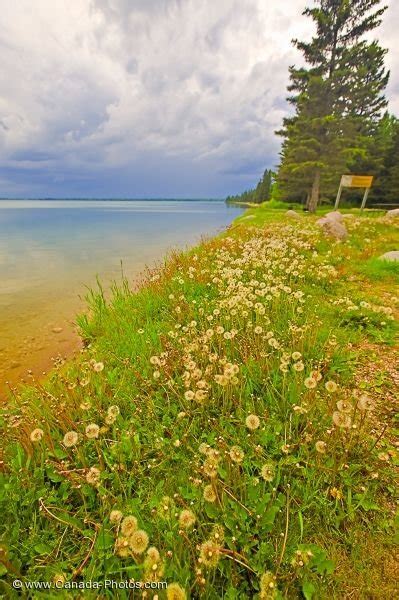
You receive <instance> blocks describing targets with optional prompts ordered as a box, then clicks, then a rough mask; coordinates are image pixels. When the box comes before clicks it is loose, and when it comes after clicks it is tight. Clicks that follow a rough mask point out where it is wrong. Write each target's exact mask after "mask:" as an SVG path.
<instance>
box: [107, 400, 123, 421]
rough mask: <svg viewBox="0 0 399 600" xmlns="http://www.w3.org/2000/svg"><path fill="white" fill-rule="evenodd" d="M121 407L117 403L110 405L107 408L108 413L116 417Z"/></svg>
mask: <svg viewBox="0 0 399 600" xmlns="http://www.w3.org/2000/svg"><path fill="white" fill-rule="evenodd" d="M120 412H121V411H120V408H119V406H117V405H116V404H113V405H112V406H110V407H109V408H108V410H107V413H108V414H109V416H110V417H114V418H115V419H116V417H117V416H118V415H120Z"/></svg>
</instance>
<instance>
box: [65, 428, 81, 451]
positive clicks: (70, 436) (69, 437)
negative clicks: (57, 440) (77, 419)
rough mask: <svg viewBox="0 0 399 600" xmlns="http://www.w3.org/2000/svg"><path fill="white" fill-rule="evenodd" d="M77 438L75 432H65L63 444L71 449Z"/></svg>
mask: <svg viewBox="0 0 399 600" xmlns="http://www.w3.org/2000/svg"><path fill="white" fill-rule="evenodd" d="M78 439H79V436H78V434H77V433H76V431H67V432H66V434H65V435H64V439H63V444H64V446H66V448H72V446H76V444H77V443H78Z"/></svg>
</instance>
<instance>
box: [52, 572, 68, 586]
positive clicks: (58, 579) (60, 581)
mask: <svg viewBox="0 0 399 600" xmlns="http://www.w3.org/2000/svg"><path fill="white" fill-rule="evenodd" d="M65 581H66V579H65V575H64V574H63V573H57V574H56V575H54V577H53V583H55V584H56V586H57V584H58V585H59V586H60V587H62V585H63V584H64V583H65Z"/></svg>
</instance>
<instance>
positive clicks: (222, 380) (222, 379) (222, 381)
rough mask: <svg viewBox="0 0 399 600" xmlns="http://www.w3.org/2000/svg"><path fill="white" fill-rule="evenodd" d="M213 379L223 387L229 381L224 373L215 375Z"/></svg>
mask: <svg viewBox="0 0 399 600" xmlns="http://www.w3.org/2000/svg"><path fill="white" fill-rule="evenodd" d="M215 381H216V383H217V384H218V385H221V386H223V387H224V386H226V385H227V384H228V383H229V380H228V378H227V377H226V375H220V374H216V375H215Z"/></svg>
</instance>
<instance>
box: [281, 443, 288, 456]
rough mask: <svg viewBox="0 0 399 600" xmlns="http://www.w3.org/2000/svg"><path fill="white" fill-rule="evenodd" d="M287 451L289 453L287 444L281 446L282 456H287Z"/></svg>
mask: <svg viewBox="0 0 399 600" xmlns="http://www.w3.org/2000/svg"><path fill="white" fill-rule="evenodd" d="M289 451H290V445H289V444H283V445H282V446H281V452H282V453H283V454H289Z"/></svg>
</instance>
